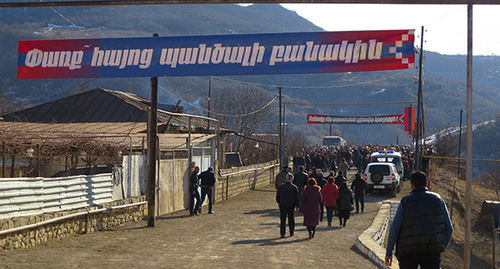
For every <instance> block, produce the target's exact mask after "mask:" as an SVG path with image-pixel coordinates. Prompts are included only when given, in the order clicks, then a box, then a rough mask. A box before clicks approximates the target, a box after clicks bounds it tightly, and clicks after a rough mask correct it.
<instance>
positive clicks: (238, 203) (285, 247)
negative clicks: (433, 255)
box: [0, 186, 399, 269]
mask: <svg viewBox="0 0 500 269" xmlns="http://www.w3.org/2000/svg"><path fill="white" fill-rule="evenodd" d="M398 196H399V195H398ZM388 198H389V197H388V196H385V195H376V194H375V195H372V196H368V197H367V198H366V208H365V212H364V213H362V214H351V219H350V220H349V221H348V222H347V227H344V228H341V227H339V226H337V225H338V222H337V219H335V220H334V222H333V224H334V225H333V227H328V226H327V223H326V220H325V221H323V222H320V225H319V226H318V227H317V232H316V237H315V238H314V239H312V240H308V234H307V230H306V228H305V227H304V226H302V215H301V214H297V215H296V222H297V228H298V229H297V230H296V232H295V235H294V236H293V237H288V236H287V237H285V238H283V239H281V238H280V233H279V210H278V207H277V204H276V202H275V190H274V188H273V187H272V186H268V187H265V188H262V189H257V190H252V191H249V192H247V193H244V194H241V195H239V196H237V197H233V198H230V199H229V200H228V201H226V202H222V203H217V204H215V205H214V211H215V214H213V215H208V214H206V213H207V210H208V209H207V208H206V207H205V208H203V212H202V213H203V214H202V216H193V217H189V216H188V213H187V212H186V211H184V212H179V213H176V214H174V215H169V216H163V217H159V218H158V219H157V220H156V221H155V227H154V228H148V227H146V222H139V223H132V224H128V225H126V226H123V227H118V228H115V229H113V230H110V231H103V232H97V233H92V234H87V235H79V236H74V237H68V238H64V239H61V240H57V241H52V242H49V243H47V244H46V245H43V246H38V247H35V248H30V249H24V250H14V251H8V252H0V268H299V267H306V266H308V267H311V268H363V269H366V268H376V266H375V265H374V264H373V263H372V262H371V261H370V260H369V259H368V258H366V257H364V256H363V254H361V253H360V252H359V251H358V250H357V249H356V247H355V246H354V243H355V240H356V238H357V237H358V235H359V234H360V233H361V232H362V231H364V230H365V229H366V228H368V227H369V226H370V224H371V222H372V220H373V218H374V217H375V215H376V213H377V210H378V209H379V207H380V205H381V201H382V200H384V199H388Z"/></svg>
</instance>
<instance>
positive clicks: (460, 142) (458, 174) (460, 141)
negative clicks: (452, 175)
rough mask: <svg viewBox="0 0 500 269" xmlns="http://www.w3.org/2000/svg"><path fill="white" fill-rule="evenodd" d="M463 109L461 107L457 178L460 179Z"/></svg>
mask: <svg viewBox="0 0 500 269" xmlns="http://www.w3.org/2000/svg"><path fill="white" fill-rule="evenodd" d="M463 112H464V110H463V109H460V129H459V134H458V172H457V178H458V179H460V153H462V113H463Z"/></svg>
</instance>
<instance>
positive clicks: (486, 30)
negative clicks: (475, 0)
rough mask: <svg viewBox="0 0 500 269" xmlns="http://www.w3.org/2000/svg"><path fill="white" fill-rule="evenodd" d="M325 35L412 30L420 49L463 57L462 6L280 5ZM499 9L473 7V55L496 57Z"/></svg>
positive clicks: (464, 29)
mask: <svg viewBox="0 0 500 269" xmlns="http://www.w3.org/2000/svg"><path fill="white" fill-rule="evenodd" d="M282 6H283V7H285V8H287V9H290V10H294V11H296V12H297V14H299V15H300V16H302V17H304V18H306V19H307V20H309V21H311V22H312V23H314V24H315V25H317V26H319V27H321V28H323V29H325V30H326V31H353V30H388V29H415V38H416V40H415V46H418V47H420V36H421V28H422V26H424V45H423V48H424V50H427V51H434V52H439V53H441V54H449V55H456V54H462V55H466V54H467V6H466V5H409V4H408V5H388V4H282ZM498 16H500V5H474V6H473V54H474V55H493V54H494V55H500V19H499V18H498Z"/></svg>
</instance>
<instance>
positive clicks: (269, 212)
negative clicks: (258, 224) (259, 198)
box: [243, 208, 280, 217]
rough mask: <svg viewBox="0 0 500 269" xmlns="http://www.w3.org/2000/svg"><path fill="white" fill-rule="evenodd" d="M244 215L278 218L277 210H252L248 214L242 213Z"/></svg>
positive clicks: (278, 212)
mask: <svg viewBox="0 0 500 269" xmlns="http://www.w3.org/2000/svg"><path fill="white" fill-rule="evenodd" d="M243 214H245V215H262V217H279V215H280V211H279V209H277V208H276V209H264V210H253V211H250V212H244V213H243Z"/></svg>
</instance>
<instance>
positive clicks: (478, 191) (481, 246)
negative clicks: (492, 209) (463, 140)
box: [407, 165, 500, 269]
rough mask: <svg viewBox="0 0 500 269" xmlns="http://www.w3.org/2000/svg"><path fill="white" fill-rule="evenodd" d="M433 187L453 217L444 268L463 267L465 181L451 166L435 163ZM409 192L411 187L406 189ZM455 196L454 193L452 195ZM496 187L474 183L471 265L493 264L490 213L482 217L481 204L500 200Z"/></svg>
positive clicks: (472, 266) (479, 266)
mask: <svg viewBox="0 0 500 269" xmlns="http://www.w3.org/2000/svg"><path fill="white" fill-rule="evenodd" d="M430 177H431V182H430V189H431V191H434V192H437V193H438V194H439V195H441V197H442V198H443V200H444V201H445V202H446V205H447V207H448V211H449V212H450V215H451V217H452V223H453V228H454V232H453V238H452V242H451V244H450V246H449V247H448V249H447V250H446V251H445V252H444V253H443V255H442V263H441V266H442V267H443V268H450V269H455V268H456V269H459V268H463V250H464V242H465V202H466V201H465V200H466V199H465V189H466V187H465V181H463V180H457V179H456V174H454V173H453V172H451V171H450V170H449V168H443V167H438V166H436V165H434V166H433V167H432V172H431V175H430ZM407 192H408V191H407ZM452 196H454V197H453V198H452ZM499 198H500V197H498V195H497V194H496V193H495V190H493V189H491V188H490V187H489V186H486V185H483V184H482V183H479V182H474V184H473V186H472V203H471V205H472V206H471V211H472V216H471V224H472V225H471V230H472V233H471V252H472V255H471V268H492V266H491V264H492V252H491V250H492V247H493V239H492V234H491V231H492V229H493V227H492V220H491V215H490V216H486V217H482V216H481V214H480V213H481V206H482V204H483V202H484V201H485V200H493V201H498V200H499Z"/></svg>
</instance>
